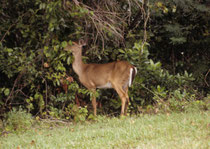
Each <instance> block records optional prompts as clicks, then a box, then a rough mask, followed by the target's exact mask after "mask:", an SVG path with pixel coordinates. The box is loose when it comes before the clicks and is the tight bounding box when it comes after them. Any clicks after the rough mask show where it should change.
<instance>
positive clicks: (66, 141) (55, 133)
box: [0, 112, 210, 149]
mask: <svg viewBox="0 0 210 149" xmlns="http://www.w3.org/2000/svg"><path fill="white" fill-rule="evenodd" d="M209 114H210V113H209V112H192V113H172V114H158V115H142V116H138V117H137V116H135V117H126V118H121V119H120V118H105V117H101V118H99V121H97V122H85V123H83V124H68V125H63V126H59V127H52V128H50V127H48V128H46V127H45V126H44V125H42V126H41V127H40V126H39V127H38V126H35V127H34V128H32V129H31V130H28V131H27V132H24V133H19V134H12V133H11V134H8V135H4V136H1V137H0V149H22V148H26V149H72V148H78V149H82V148H90V149H111V148H114V149H115V148H116V149H118V148H119V149H128V148H129V149H130V148H132V149H153V148H154V149H169V148H170V149H202V148H203V149H208V148H209V147H210V117H209Z"/></svg>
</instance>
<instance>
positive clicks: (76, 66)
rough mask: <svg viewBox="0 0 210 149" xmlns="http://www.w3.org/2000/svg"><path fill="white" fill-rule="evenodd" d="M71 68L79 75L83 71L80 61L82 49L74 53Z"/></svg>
mask: <svg viewBox="0 0 210 149" xmlns="http://www.w3.org/2000/svg"><path fill="white" fill-rule="evenodd" d="M73 55H74V62H73V65H72V66H73V70H74V71H75V73H76V74H77V75H78V76H80V75H81V74H82V73H83V68H84V63H83V62H82V51H79V52H77V53H74V54H73Z"/></svg>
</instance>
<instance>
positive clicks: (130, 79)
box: [128, 68, 133, 87]
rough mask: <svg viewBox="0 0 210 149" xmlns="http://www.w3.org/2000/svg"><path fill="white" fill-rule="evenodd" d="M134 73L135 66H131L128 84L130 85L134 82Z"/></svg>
mask: <svg viewBox="0 0 210 149" xmlns="http://www.w3.org/2000/svg"><path fill="white" fill-rule="evenodd" d="M132 74H133V68H130V75H129V84H128V86H129V87H130V86H131V84H132Z"/></svg>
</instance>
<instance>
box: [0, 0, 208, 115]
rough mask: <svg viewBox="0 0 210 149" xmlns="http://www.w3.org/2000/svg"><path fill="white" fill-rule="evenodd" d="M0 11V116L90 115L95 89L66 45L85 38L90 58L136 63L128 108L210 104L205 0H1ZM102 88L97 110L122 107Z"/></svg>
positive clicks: (154, 109) (181, 107)
mask: <svg viewBox="0 0 210 149" xmlns="http://www.w3.org/2000/svg"><path fill="white" fill-rule="evenodd" d="M0 12H1V13H0V22H1V23H0V117H1V118H4V117H5V114H6V113H7V112H9V111H12V110H14V109H22V110H25V111H27V112H29V113H31V114H32V115H36V116H37V115H38V116H39V117H42V118H61V119H71V118H75V115H77V116H78V115H85V117H86V116H87V109H88V111H89V109H90V108H91V106H89V104H90V99H89V98H90V96H91V93H90V92H89V91H87V89H86V88H84V87H83V86H82V85H81V84H80V83H79V81H78V78H77V75H76V74H75V73H74V72H73V70H72V65H71V64H72V61H73V57H72V54H70V53H68V52H66V51H64V50H63V48H64V47H65V46H66V44H67V42H72V41H74V42H77V41H79V40H80V39H85V40H86V41H87V46H85V47H84V48H83V55H84V57H83V59H84V61H85V62H87V63H89V62H94V63H107V62H112V61H116V60H127V61H129V62H130V63H131V64H133V65H135V66H136V67H137V69H138V74H137V76H136V78H135V81H134V84H133V86H132V88H131V89H130V92H129V94H130V97H131V99H130V100H131V104H130V106H129V112H130V114H133V113H142V112H149V113H150V112H160V111H163V112H165V111H166V112H170V111H171V110H173V111H184V110H185V107H187V106H189V104H188V103H191V104H190V105H191V106H192V103H193V105H194V104H200V105H201V106H202V107H204V108H207V106H206V104H209V102H205V101H206V100H208V99H210V2H209V1H207V0H170V1H168V0H158V1H157V0H103V1H101V0H81V1H80V0H34V1H31V0H19V1H15V0H2V1H1V5H0ZM69 80H70V81H69ZM73 80H74V81H73ZM66 88H68V91H67V90H66ZM97 93H98V99H97V100H98V105H99V107H100V109H99V114H110V113H111V114H113V115H118V114H119V113H120V106H121V102H120V100H119V97H118V96H117V94H116V93H115V92H114V91H113V90H98V91H97ZM76 105H79V106H81V107H78V106H76ZM192 107H193V106H192ZM90 111H91V110H90ZM75 113H76V114H75ZM84 113H85V114H84ZM89 113H90V112H89ZM80 118H81V117H80Z"/></svg>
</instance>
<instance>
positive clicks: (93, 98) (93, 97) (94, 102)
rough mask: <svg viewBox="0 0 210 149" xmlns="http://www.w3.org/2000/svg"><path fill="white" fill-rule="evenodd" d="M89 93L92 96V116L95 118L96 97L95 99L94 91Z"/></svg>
mask: <svg viewBox="0 0 210 149" xmlns="http://www.w3.org/2000/svg"><path fill="white" fill-rule="evenodd" d="M91 91H92V92H93V95H92V105H93V114H94V115H95V116H96V113H97V103H96V97H95V94H96V91H95V90H91Z"/></svg>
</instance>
